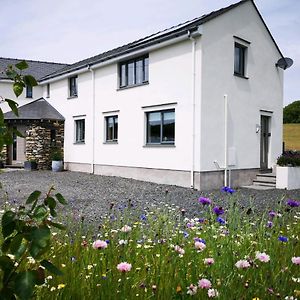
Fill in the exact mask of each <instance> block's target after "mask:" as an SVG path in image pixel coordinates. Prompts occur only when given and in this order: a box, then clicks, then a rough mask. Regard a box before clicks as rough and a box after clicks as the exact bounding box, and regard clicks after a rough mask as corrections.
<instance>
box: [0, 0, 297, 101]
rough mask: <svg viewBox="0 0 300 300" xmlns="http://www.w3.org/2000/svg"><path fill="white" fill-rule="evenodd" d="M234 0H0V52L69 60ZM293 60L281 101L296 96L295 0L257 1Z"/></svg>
mask: <svg viewBox="0 0 300 300" xmlns="http://www.w3.org/2000/svg"><path fill="white" fill-rule="evenodd" d="M235 2H238V1H237V0H127V1H119V0H117V1H116V0H115V1H113V0H98V1H96V0H14V1H12V0H0V4H1V10H0V20H1V21H0V32H1V34H0V57H11V58H25V59H32V60H41V61H54V62H66V63H72V62H75V61H78V60H81V59H85V58H88V57H90V56H93V55H96V54H99V53H101V52H103V51H106V50H110V49H112V48H114V47H118V46H121V45H123V44H125V43H128V42H131V41H134V40H136V39H138V38H141V37H144V36H146V35H149V34H152V33H155V32H157V31H159V30H162V29H165V28H168V27H170V26H173V25H177V24H179V23H182V22H184V21H187V20H190V19H193V18H195V17H198V16H201V15H202V14H205V13H209V12H211V11H212V10H216V9H219V8H221V7H224V6H227V5H230V4H232V3H235ZM255 3H256V5H257V7H258V9H259V11H260V13H261V14H262V16H263V18H264V20H265V22H266V23H267V26H268V27H269V29H270V31H271V33H272V35H273V37H274V38H275V40H276V42H277V44H278V45H279V47H280V49H281V51H282V53H283V54H284V55H285V56H288V57H291V58H292V59H293V60H294V65H293V66H292V67H291V68H290V69H288V70H286V71H285V89H284V104H285V105H286V104H288V103H290V102H293V101H295V100H300V82H299V80H300V0H256V1H255Z"/></svg>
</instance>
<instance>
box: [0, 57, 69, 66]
mask: <svg viewBox="0 0 300 300" xmlns="http://www.w3.org/2000/svg"><path fill="white" fill-rule="evenodd" d="M0 59H8V60H21V61H22V60H25V61H26V62H27V61H28V62H37V63H47V64H55V65H69V66H70V65H72V64H67V63H57V62H52V61H42V60H33V59H26V58H13V57H2V56H0Z"/></svg>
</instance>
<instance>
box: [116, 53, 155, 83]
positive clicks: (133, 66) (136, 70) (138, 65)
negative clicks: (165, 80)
mask: <svg viewBox="0 0 300 300" xmlns="http://www.w3.org/2000/svg"><path fill="white" fill-rule="evenodd" d="M119 68H120V69H119V79H120V88H123V87H128V86H134V85H141V84H145V83H148V80H149V57H148V56H144V57H139V58H136V59H133V60H129V61H126V62H122V63H121V64H120V66H119Z"/></svg>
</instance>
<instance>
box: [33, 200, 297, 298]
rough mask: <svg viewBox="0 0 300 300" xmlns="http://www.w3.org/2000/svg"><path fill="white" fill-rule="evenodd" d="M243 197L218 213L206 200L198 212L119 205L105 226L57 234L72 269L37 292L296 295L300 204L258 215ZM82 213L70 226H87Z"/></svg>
mask: <svg viewBox="0 0 300 300" xmlns="http://www.w3.org/2000/svg"><path fill="white" fill-rule="evenodd" d="M237 199H238V195H233V196H228V199H227V201H228V202H227V203H226V204H225V206H227V207H229V208H228V209H225V208H223V211H224V214H222V215H220V216H218V217H217V216H216V214H215V213H214V212H213V211H214V210H213V209H214V208H215V207H216V206H215V205H214V204H213V201H212V203H210V204H207V205H204V204H202V203H199V204H198V209H196V210H195V217H193V218H186V216H185V211H184V210H181V209H180V208H179V207H176V206H175V205H166V204H165V203H159V204H158V205H154V204H151V203H147V204H145V206H146V207H147V208H145V210H144V211H140V210H137V209H136V208H135V207H134V203H133V201H132V202H131V203H128V204H126V203H125V204H123V205H118V206H113V205H112V209H111V210H110V212H109V214H108V215H106V216H103V217H102V218H101V219H102V221H101V222H100V224H99V229H97V230H91V231H90V232H89V233H86V232H85V231H84V230H83V229H82V228H84V226H80V225H77V226H76V227H74V230H73V229H72V228H71V227H70V229H69V231H68V233H67V235H66V234H64V235H60V234H57V235H56V236H55V243H54V244H53V249H52V253H51V256H52V262H53V263H54V262H55V264H56V265H59V266H61V267H62V268H63V271H64V275H63V276H61V277H59V278H58V277H56V278H52V276H48V277H47V282H46V283H45V284H44V285H41V286H39V287H38V288H37V294H36V298H37V299H50V300H51V299H53V300H54V299H55V300H56V299H107V300H109V299H187V298H188V299H189V298H190V297H191V296H190V294H188V292H189V293H192V292H195V291H196V294H195V296H194V298H195V299H209V295H208V293H210V295H213V294H214V293H215V294H217V293H218V294H219V297H218V299H225V300H227V299H273V298H274V299H285V297H287V296H289V297H292V296H294V297H295V298H296V296H297V295H296V294H295V293H299V290H300V289H299V282H298V281H300V279H299V267H300V265H297V264H295V262H297V260H296V258H297V257H299V256H300V245H299V238H300V236H299V233H300V212H299V207H297V206H299V205H300V203H299V202H296V201H293V202H291V201H285V200H281V204H280V205H278V207H273V210H272V211H270V212H265V213H264V214H263V213H262V212H260V214H258V213H257V212H258V211H257V210H255V207H250V208H249V207H247V208H246V209H240V208H238V206H237V202H238V201H237ZM196 201H197V200H196ZM291 203H295V205H291ZM132 206H133V207H132ZM219 211H221V209H220V208H219ZM74 218H75V219H72V220H70V224H80V221H79V220H78V219H77V216H74ZM86 221H90V220H86ZM84 222H85V221H84ZM74 226H75V225H74ZM80 228H81V230H80ZM292 259H293V261H292ZM299 259H300V258H299ZM299 259H298V260H299ZM126 263H127V264H126ZM204 279H205V280H209V282H210V284H211V288H210V289H207V288H204V286H206V287H208V286H210V284H209V282H208V281H205V280H204ZM201 280H202V281H201ZM200 281H201V282H200ZM191 285H192V286H191ZM200 286H202V287H203V288H201V287H200ZM195 287H196V288H195ZM294 291H295V292H294ZM297 298H298V297H297ZM289 299H292V298H289Z"/></svg>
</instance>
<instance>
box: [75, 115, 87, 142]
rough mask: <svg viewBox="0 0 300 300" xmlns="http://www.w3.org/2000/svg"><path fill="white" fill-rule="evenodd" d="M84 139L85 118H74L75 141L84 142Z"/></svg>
mask: <svg viewBox="0 0 300 300" xmlns="http://www.w3.org/2000/svg"><path fill="white" fill-rule="evenodd" d="M84 139H85V120H84V119H82V120H75V142H76V143H84Z"/></svg>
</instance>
